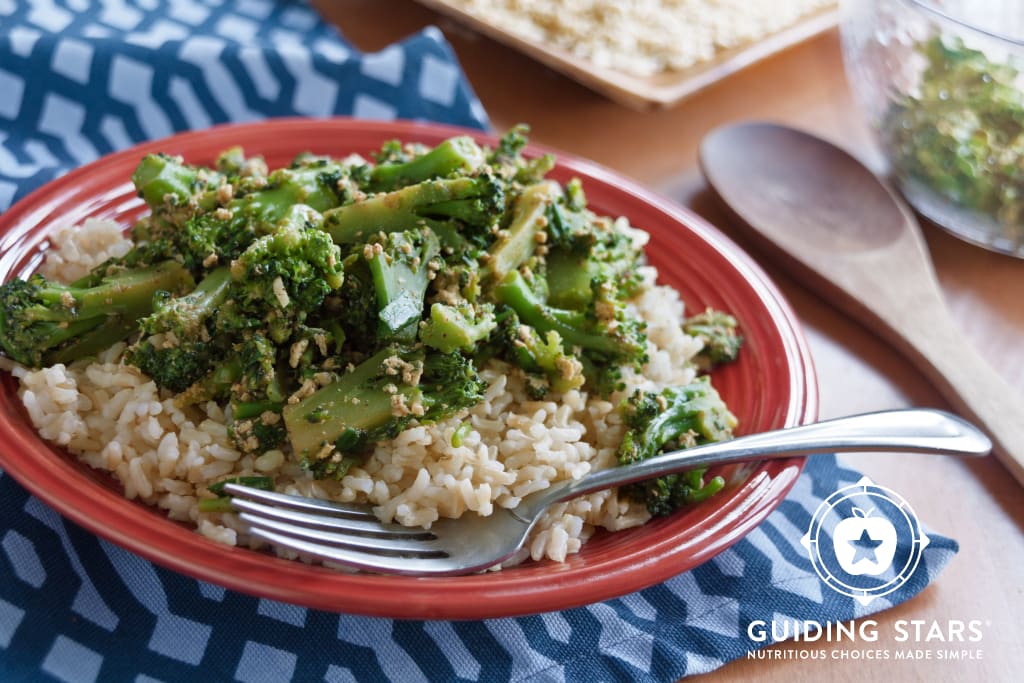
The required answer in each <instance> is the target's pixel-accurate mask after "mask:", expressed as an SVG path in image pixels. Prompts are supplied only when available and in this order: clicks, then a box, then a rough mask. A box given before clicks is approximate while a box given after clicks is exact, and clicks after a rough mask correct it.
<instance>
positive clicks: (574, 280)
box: [545, 249, 594, 310]
mask: <svg viewBox="0 0 1024 683" xmlns="http://www.w3.org/2000/svg"><path fill="white" fill-rule="evenodd" d="M545 278H546V279H547V282H548V302H549V303H550V304H551V305H552V306H558V307H560V308H568V309H573V310H579V309H582V308H585V307H586V306H587V304H589V303H590V301H591V300H592V299H593V298H594V292H593V290H592V289H591V286H590V285H591V282H592V281H593V278H594V274H593V273H592V272H591V268H590V260H589V259H587V258H586V257H585V256H579V255H578V254H576V253H574V252H572V251H568V250H565V249H557V250H553V251H551V252H549V253H548V257H547V270H546V271H545Z"/></svg>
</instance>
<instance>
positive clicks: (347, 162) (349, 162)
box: [338, 152, 367, 166]
mask: <svg viewBox="0 0 1024 683" xmlns="http://www.w3.org/2000/svg"><path fill="white" fill-rule="evenodd" d="M338 163H339V164H341V165H342V166H365V165H366V164H367V161H366V158H365V157H363V156H362V155H361V154H356V153H355V152H353V153H352V154H349V155H348V156H347V157H345V158H343V159H341V161H339V162H338Z"/></svg>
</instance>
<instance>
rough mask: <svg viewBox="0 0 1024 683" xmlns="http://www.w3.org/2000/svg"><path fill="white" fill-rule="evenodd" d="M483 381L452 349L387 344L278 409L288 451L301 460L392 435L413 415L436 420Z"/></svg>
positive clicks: (470, 399) (475, 399) (468, 402)
mask: <svg viewBox="0 0 1024 683" xmlns="http://www.w3.org/2000/svg"><path fill="white" fill-rule="evenodd" d="M484 388H485V385H484V383H483V381H482V380H481V379H480V377H479V376H478V375H477V373H476V369H475V368H474V367H473V364H472V362H471V361H470V360H468V359H466V358H465V357H463V356H462V355H460V354H458V353H452V354H438V353H426V352H425V351H424V350H423V349H422V348H420V349H405V348H402V347H399V346H391V347H386V348H384V349H382V350H381V351H378V352H377V353H376V354H374V355H373V356H371V357H370V358H369V359H367V360H365V361H363V362H362V363H360V364H359V365H357V366H356V367H355V368H354V369H353V370H352V371H350V372H349V373H347V374H345V375H342V376H341V377H340V378H339V379H338V380H337V381H335V382H334V383H332V384H329V385H327V386H325V387H323V388H321V389H319V390H318V391H316V392H315V393H313V394H312V395H310V396H307V397H306V398H304V399H302V400H301V401H299V402H298V403H290V404H288V405H286V406H285V407H284V411H283V412H284V423H285V428H286V429H287V431H288V438H289V439H290V440H291V443H292V449H293V450H294V452H295V453H296V455H298V456H299V457H301V458H304V459H305V460H306V462H313V463H314V464H315V463H317V462H319V463H323V462H325V460H324V459H325V458H327V462H329V461H330V459H331V457H333V456H331V457H328V456H330V454H331V452H332V451H334V450H337V451H338V452H347V451H356V450H358V449H360V448H361V447H362V446H364V445H366V444H367V443H370V442H374V441H378V440H380V439H391V438H394V437H395V436H397V435H398V434H399V432H401V431H402V430H403V429H405V427H406V426H407V425H408V424H409V421H410V420H412V419H413V418H415V419H417V420H419V421H420V422H421V423H427V422H436V421H437V420H440V419H442V418H444V417H447V416H449V415H451V414H453V413H455V412H456V411H458V410H461V409H463V408H468V407H470V406H473V405H476V404H477V403H479V402H480V400H481V399H482V398H483V391H484Z"/></svg>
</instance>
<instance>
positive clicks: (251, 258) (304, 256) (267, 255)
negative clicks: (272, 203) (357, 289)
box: [231, 205, 344, 344]
mask: <svg viewBox="0 0 1024 683" xmlns="http://www.w3.org/2000/svg"><path fill="white" fill-rule="evenodd" d="M296 216H298V218H297V217H296ZM318 216H319V214H316V212H315V211H313V210H312V209H310V208H309V207H305V206H301V205H299V206H295V207H292V210H291V212H290V213H289V214H288V217H287V220H285V221H283V222H282V223H281V224H280V226H279V227H278V228H277V230H276V231H275V232H273V233H272V234H269V235H264V236H263V237H260V238H259V239H257V240H256V241H255V242H253V243H252V244H250V245H249V247H248V248H246V250H245V251H244V252H242V253H241V254H240V255H239V256H238V258H237V259H235V260H234V261H233V262H232V264H231V275H232V277H233V279H234V281H235V286H234V287H233V289H232V299H233V304H234V307H235V308H236V309H237V310H238V311H241V312H243V313H245V314H246V316H245V317H247V318H250V319H251V318H256V319H261V320H262V321H263V322H264V324H265V325H266V327H267V330H268V334H269V336H270V338H271V339H273V340H274V341H275V342H276V343H278V344H283V343H284V342H285V341H287V340H288V338H289V337H290V336H291V334H292V330H293V329H294V328H295V326H296V325H297V324H301V323H303V322H304V321H305V320H306V318H307V317H308V316H310V315H312V314H314V313H315V312H317V311H318V310H319V309H320V307H321V306H322V305H323V303H324V300H325V298H326V297H327V296H328V295H329V294H331V293H332V292H334V291H336V290H337V289H338V288H339V287H341V285H342V282H343V281H344V267H343V265H342V261H341V250H340V248H339V247H338V246H337V245H336V244H334V242H333V241H332V240H331V238H330V236H329V235H328V234H327V233H325V232H322V231H321V230H318V229H317V228H316V227H315V226H316V225H317V222H316V220H315V219H316V218H317V217H318Z"/></svg>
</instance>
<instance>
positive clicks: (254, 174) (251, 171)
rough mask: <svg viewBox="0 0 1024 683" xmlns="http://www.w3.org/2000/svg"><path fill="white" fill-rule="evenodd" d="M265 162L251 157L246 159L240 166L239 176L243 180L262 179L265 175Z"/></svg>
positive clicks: (260, 158) (266, 170)
mask: <svg viewBox="0 0 1024 683" xmlns="http://www.w3.org/2000/svg"><path fill="white" fill-rule="evenodd" d="M267 172H268V169H267V162H265V161H264V160H263V158H262V157H252V158H251V159H246V160H245V163H244V164H242V170H241V172H240V175H241V176H242V177H243V178H262V177H263V176H265V175H267Z"/></svg>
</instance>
